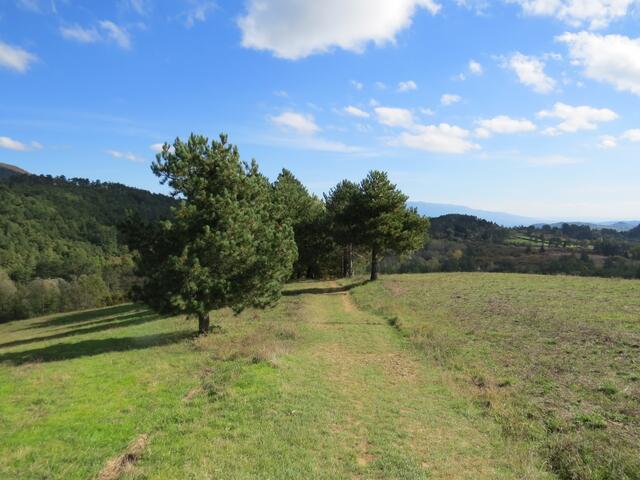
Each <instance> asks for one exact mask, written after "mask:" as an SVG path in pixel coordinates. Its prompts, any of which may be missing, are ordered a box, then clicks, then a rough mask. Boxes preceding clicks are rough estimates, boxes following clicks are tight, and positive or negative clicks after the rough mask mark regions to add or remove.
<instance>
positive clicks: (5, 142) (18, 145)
mask: <svg viewBox="0 0 640 480" xmlns="http://www.w3.org/2000/svg"><path fill="white" fill-rule="evenodd" d="M0 148H5V149H7V150H14V151H16V152H25V151H27V150H29V147H28V146H27V145H26V144H24V143H22V142H19V141H18V140H14V139H13V138H9V137H0Z"/></svg>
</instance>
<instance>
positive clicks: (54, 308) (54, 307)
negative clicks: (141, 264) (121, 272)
mask: <svg viewBox="0 0 640 480" xmlns="http://www.w3.org/2000/svg"><path fill="white" fill-rule="evenodd" d="M124 298H126V297H124ZM124 298H117V299H114V298H113V297H112V292H111V291H110V290H109V287H108V286H107V284H106V283H105V281H104V280H103V278H102V277H101V276H100V275H97V274H89V275H80V276H79V277H77V278H75V279H73V280H70V281H67V280H65V279H63V278H45V279H42V278H35V279H33V280H31V281H30V282H27V283H16V282H14V281H13V280H12V279H11V277H10V276H9V275H8V274H7V273H6V272H4V271H2V270H0V321H5V320H12V319H16V318H29V317H35V316H39V315H46V314H48V313H53V312H64V311H69V310H80V309H87V308H95V307H100V306H104V305H107V304H112V303H115V302H118V301H120V302H121V301H123V300H124Z"/></svg>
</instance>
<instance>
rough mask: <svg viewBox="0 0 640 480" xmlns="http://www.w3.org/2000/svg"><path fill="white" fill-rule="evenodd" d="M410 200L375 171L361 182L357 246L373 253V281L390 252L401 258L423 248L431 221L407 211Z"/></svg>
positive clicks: (357, 201) (357, 205)
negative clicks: (385, 256)
mask: <svg viewBox="0 0 640 480" xmlns="http://www.w3.org/2000/svg"><path fill="white" fill-rule="evenodd" d="M407 199H408V197H407V196H406V195H405V194H403V193H402V192H401V191H400V190H398V188H397V187H396V186H395V185H394V184H392V183H391V182H390V181H389V178H388V177H387V174H386V173H385V172H380V171H376V170H373V171H371V172H369V174H368V175H367V177H366V178H365V179H364V180H362V182H361V183H360V187H359V193H358V195H357V197H356V199H355V202H356V205H355V211H356V218H357V222H358V228H357V229H356V230H357V232H358V233H357V235H356V236H355V239H356V242H357V243H359V244H361V245H364V246H366V247H368V248H369V249H370V250H371V280H377V279H378V262H379V260H380V257H381V256H382V255H384V254H385V253H387V252H393V253H396V254H402V253H406V252H409V251H411V250H415V249H417V248H419V247H420V246H422V245H423V244H424V241H425V238H426V233H427V229H428V228H429V220H428V219H427V218H425V217H422V216H420V215H419V214H418V212H417V211H416V209H415V208H408V207H407V204H406V203H407Z"/></svg>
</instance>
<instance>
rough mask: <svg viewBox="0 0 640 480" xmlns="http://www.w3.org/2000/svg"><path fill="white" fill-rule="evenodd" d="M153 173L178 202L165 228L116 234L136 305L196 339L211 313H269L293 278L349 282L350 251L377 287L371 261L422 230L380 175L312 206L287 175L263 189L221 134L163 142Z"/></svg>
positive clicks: (139, 227)
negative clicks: (183, 320)
mask: <svg viewBox="0 0 640 480" xmlns="http://www.w3.org/2000/svg"><path fill="white" fill-rule="evenodd" d="M152 170H153V172H154V173H155V174H156V175H157V176H158V177H159V179H160V182H161V183H163V184H167V185H168V186H169V187H170V188H171V191H172V196H173V197H174V198H176V199H177V200H178V204H177V206H175V207H174V208H173V214H172V215H171V218H170V219H168V220H165V221H161V222H146V223H145V222H142V221H141V220H140V219H139V218H135V217H132V218H130V219H129V221H128V222H127V223H126V225H125V226H124V228H123V231H124V232H125V236H126V241H127V243H128V245H129V246H130V248H131V249H132V250H134V251H135V252H137V253H136V261H137V267H138V274H139V276H140V277H141V278H142V283H141V285H140V286H139V287H138V288H136V289H135V298H137V299H138V300H141V301H144V302H145V303H147V304H148V305H150V306H151V307H152V308H154V309H155V310H157V311H159V312H162V313H171V314H177V313H182V314H186V315H188V316H192V317H194V318H197V319H198V331H199V333H201V334H206V333H207V332H208V331H209V329H210V312H211V311H213V310H216V309H220V308H224V307H229V308H232V309H233V310H235V311H241V310H243V309H244V308H246V307H249V306H252V307H266V306H268V305H271V304H273V303H274V302H275V301H276V300H277V299H278V298H279V296H280V292H281V289H282V286H283V284H284V283H285V282H286V281H287V280H289V279H290V278H291V277H292V276H293V277H303V276H304V277H308V278H318V277H320V276H325V275H327V276H328V275H332V274H335V273H336V272H339V274H342V275H345V276H350V275H352V274H353V261H354V255H355V254H356V252H358V251H360V252H362V251H366V252H367V253H368V257H369V259H370V262H369V263H370V278H371V280H376V279H377V278H378V272H379V260H380V259H381V258H382V257H383V256H384V255H385V254H387V253H389V252H394V253H396V254H401V253H403V252H407V251H411V250H413V249H416V248H418V247H419V246H421V245H422V244H423V243H424V240H425V236H426V233H427V229H428V225H429V222H428V220H427V219H426V218H424V217H421V216H420V215H418V213H417V212H416V211H415V209H411V208H408V207H407V205H406V201H407V196H406V195H404V194H403V193H402V192H400V191H399V190H398V188H397V187H396V186H395V185H393V184H392V183H391V182H390V181H389V179H388V177H387V175H386V173H384V172H380V171H371V172H370V173H369V174H368V175H367V177H366V178H365V179H363V180H362V181H361V182H360V183H359V184H356V183H353V182H349V181H346V180H345V181H342V182H340V183H339V184H338V185H337V186H336V187H335V188H333V189H332V190H331V191H330V192H329V193H328V194H326V195H325V196H324V198H323V199H320V198H318V197H316V196H314V195H311V194H309V192H308V191H307V189H306V188H305V187H304V186H303V185H302V183H301V182H300V181H299V180H298V179H296V178H295V177H294V175H293V174H292V173H291V172H289V171H287V170H283V171H282V172H281V173H280V175H279V176H278V178H277V179H276V180H275V182H274V183H273V184H271V183H270V182H269V180H268V179H267V178H266V177H265V176H263V175H262V174H261V173H260V172H259V169H258V165H257V163H256V162H255V161H253V162H251V163H246V162H243V161H242V160H241V158H240V154H239V152H238V149H237V147H236V146H234V145H232V144H230V143H228V139H227V137H226V135H220V139H219V140H213V141H209V140H208V139H207V138H206V137H204V136H201V135H191V136H190V137H189V139H188V140H187V141H182V140H180V139H176V141H175V142H174V144H173V145H171V146H170V145H169V144H165V145H164V147H163V149H162V152H161V153H159V154H158V155H157V158H156V161H155V162H154V163H153V165H152Z"/></svg>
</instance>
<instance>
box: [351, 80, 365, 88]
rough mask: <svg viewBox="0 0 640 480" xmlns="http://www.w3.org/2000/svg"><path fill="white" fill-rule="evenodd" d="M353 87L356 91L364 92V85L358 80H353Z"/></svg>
mask: <svg viewBox="0 0 640 480" xmlns="http://www.w3.org/2000/svg"><path fill="white" fill-rule="evenodd" d="M351 86H352V87H353V88H355V89H356V90H362V89H363V88H364V85H363V84H362V83H361V82H358V81H357V80H351Z"/></svg>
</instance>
